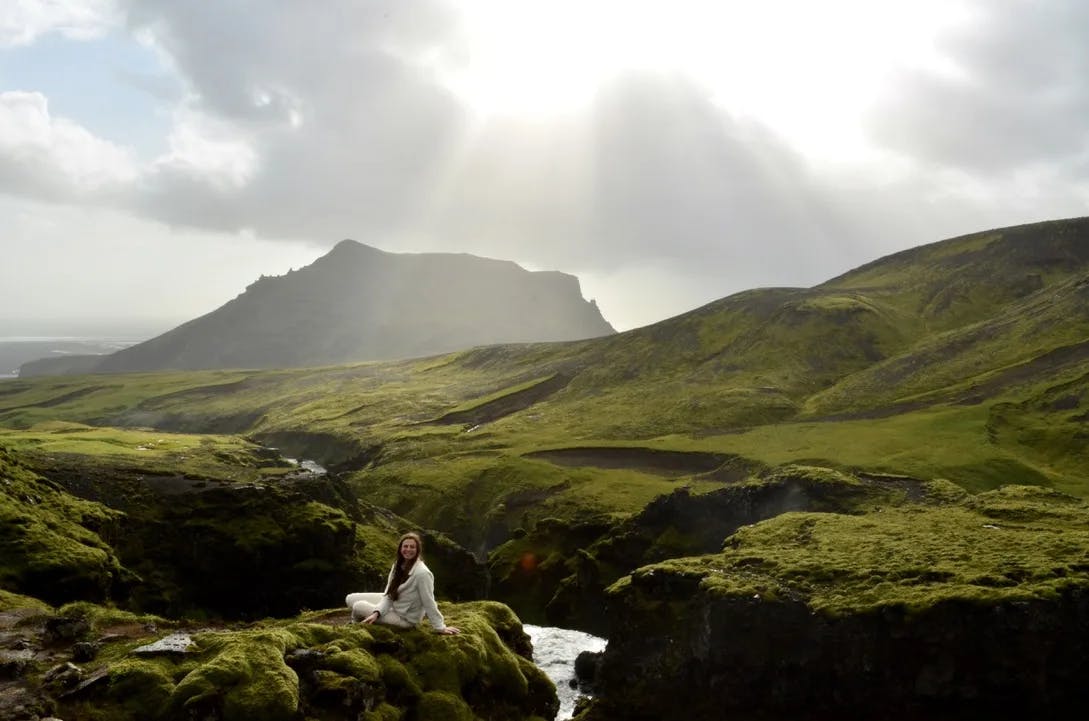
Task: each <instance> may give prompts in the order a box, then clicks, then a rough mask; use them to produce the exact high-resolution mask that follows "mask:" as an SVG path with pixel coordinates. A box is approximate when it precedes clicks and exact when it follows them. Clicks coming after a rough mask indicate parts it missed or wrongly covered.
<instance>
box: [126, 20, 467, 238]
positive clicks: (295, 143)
mask: <svg viewBox="0 0 1089 721" xmlns="http://www.w3.org/2000/svg"><path fill="white" fill-rule="evenodd" d="M440 8H441V6H439V5H434V4H427V3H419V4H413V6H412V7H411V9H409V8H407V7H406V5H405V4H404V3H398V2H373V3H347V2H342V3H329V4H328V5H326V6H324V7H323V10H322V12H313V11H312V10H311V9H310V8H309V7H307V6H304V5H298V4H292V3H282V4H279V5H278V7H277V11H276V12H269V11H267V7H266V6H265V5H264V4H263V3H244V2H243V3H233V4H223V5H217V9H218V10H219V11H218V12H216V13H209V12H206V9H204V8H198V7H196V6H192V5H189V4H185V3H174V2H139V3H130V5H129V10H130V22H131V23H132V24H133V25H134V27H137V28H138V29H139V30H140V31H141V32H143V33H146V34H147V35H148V36H149V37H151V38H153V42H155V43H156V44H158V45H159V46H160V47H161V48H162V50H163V51H164V53H166V54H167V55H169V56H170V57H171V58H172V59H173V62H174V64H175V66H176V69H177V71H178V72H179V74H180V75H181V76H182V77H183V78H184V80H185V82H186V83H187V86H188V88H189V98H188V100H187V101H186V109H185V111H184V112H183V113H182V114H181V115H180V117H179V122H178V125H177V127H176V129H175V131H174V134H173V136H172V145H173V149H172V152H171V154H170V155H169V156H168V157H165V158H162V159H160V161H159V162H158V163H157V164H156V167H155V171H154V173H152V174H151V176H150V177H149V179H148V183H147V185H146V189H147V192H146V193H145V194H143V196H142V197H141V198H140V201H139V202H140V203H141V207H142V208H143V210H144V212H147V213H149V214H152V215H153V216H155V217H157V218H161V219H164V220H166V221H168V222H172V223H179V224H190V225H198V226H202V227H207V228H219V229H225V230H230V231H233V230H237V229H240V228H252V229H254V230H255V231H256V232H258V233H260V234H263V235H266V236H269V237H299V236H309V237H313V238H321V239H323V240H328V242H330V243H332V242H335V240H338V239H340V238H343V237H345V236H346V235H359V236H362V237H361V239H364V240H366V239H370V240H372V241H373V240H374V239H375V238H377V237H381V236H382V235H384V234H386V233H389V232H392V231H393V230H395V229H396V228H398V227H400V226H401V225H403V224H404V222H405V220H406V218H407V217H409V216H410V215H411V214H412V213H413V212H414V210H415V209H416V207H417V205H416V204H417V200H418V198H419V197H420V196H421V195H422V194H426V192H427V188H428V185H429V183H431V182H432V179H433V178H434V177H436V176H437V175H438V174H439V171H438V166H439V165H441V163H442V162H443V159H444V155H445V153H446V152H447V151H448V148H449V146H450V144H451V143H452V141H453V138H454V137H455V136H456V135H457V134H458V133H459V132H460V131H461V127H462V122H463V110H462V108H461V107H460V105H459V104H458V103H457V102H456V101H455V100H454V98H453V97H452V96H451V95H450V93H449V91H448V90H446V89H445V88H444V87H442V86H441V85H440V84H439V83H438V82H437V81H435V80H434V79H433V78H430V77H428V75H427V73H426V72H424V71H422V70H421V69H420V68H419V67H418V66H417V64H416V62H415V58H417V57H418V56H419V54H420V53H422V52H424V48H425V47H426V46H427V45H428V43H430V42H432V41H433V37H432V35H431V33H433V32H437V28H438V27H439V26H440V25H441V23H439V22H438V21H439V19H440V18H441V17H442V13H441V12H440Z"/></svg>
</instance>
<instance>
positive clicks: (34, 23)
mask: <svg viewBox="0 0 1089 721" xmlns="http://www.w3.org/2000/svg"><path fill="white" fill-rule="evenodd" d="M117 20H118V18H117V12H116V9H115V6H114V2H112V0H4V2H3V3H0V48H2V47H5V46H13V45H28V44H30V43H32V42H34V41H35V40H36V39H38V38H39V37H41V36H42V35H46V34H48V33H51V32H55V33H59V34H61V35H63V36H65V37H70V38H75V39H87V38H92V37H98V36H99V35H101V34H103V33H104V32H106V30H107V29H108V28H109V27H111V26H112V25H114V24H116V22H117Z"/></svg>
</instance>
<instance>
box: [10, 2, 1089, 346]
mask: <svg viewBox="0 0 1089 721" xmlns="http://www.w3.org/2000/svg"><path fill="white" fill-rule="evenodd" d="M1086 77H1089V3H1086V2H1084V1H1083V0H904V1H901V0H824V1H823V2H820V3H814V2H811V1H810V0H761V2H752V1H751V0H746V1H744V2H742V1H734V0H717V1H711V2H696V1H694V0H670V1H669V2H641V1H640V0H578V1H575V0H547V1H531V0H465V1H462V2H454V1H452V0H451V1H441V0H411V1H406V0H323V2H322V3H309V2H301V1H299V0H296V1H294V2H292V1H290V0H217V1H216V2H214V3H208V2H198V1H196V0H189V1H184V0H3V2H2V3H0V337H6V336H16V335H18V336H28V335H30V336H35V335H80V334H95V335H109V334H115V335H126V334H144V335H148V336H150V335H153V334H156V333H159V332H163V331H165V330H168V329H169V328H171V327H173V326H174V325H177V324H178V323H181V322H184V321H186V320H189V319H191V318H195V317H197V316H199V315H203V314H204V313H207V312H210V311H212V310H214V309H215V308H217V307H218V306H220V305H222V304H223V303H225V302H227V301H229V300H230V299H232V298H234V297H235V296H237V295H238V294H240V293H241V292H243V290H244V289H245V287H246V286H247V285H249V284H250V283H252V282H253V281H255V280H256V279H257V278H258V277H260V276H261V275H282V274H284V273H286V272H287V271H289V270H291V269H293V268H299V267H302V266H304V265H308V264H309V263H311V262H313V261H314V260H316V259H317V258H318V257H320V256H321V255H323V254H324V253H325V252H327V251H328V250H329V249H330V248H332V246H333V245H335V244H336V243H337V242H339V241H340V240H342V239H344V238H351V239H354V240H357V241H360V242H362V243H367V244H369V245H373V246H375V247H378V248H381V249H383V250H387V251H391V252H434V251H442V252H464V253H472V254H474V255H480V256H485V257H492V258H502V259H506V260H512V261H515V262H517V263H518V264H520V265H522V266H523V267H525V268H527V269H530V270H561V271H564V272H567V273H571V274H574V275H576V276H578V277H579V279H580V282H581V287H582V291H583V295H584V296H585V297H586V298H587V299H591V298H592V299H594V300H595V301H596V302H597V304H598V306H599V308H600V309H601V311H602V313H603V314H604V316H605V317H606V319H607V320H609V321H610V322H611V323H612V324H613V325H614V327H616V328H617V329H618V330H626V329H629V328H633V327H638V326H642V325H647V324H650V323H654V322H656V321H659V320H662V319H665V318H668V317H672V316H675V315H678V314H680V313H683V312H685V311H688V310H691V309H693V308H696V307H698V306H701V305H703V304H705V303H708V302H710V301H712V300H716V299H718V298H722V297H725V296H728V295H730V294H732V293H736V292H739V291H742V290H746V289H750V288H755V287H766V286H811V285H815V284H818V283H820V282H822V281H824V280H827V279H829V278H831V277H834V276H836V275H839V274H840V273H843V272H845V271H847V270H849V269H851V268H854V267H857V266H859V265H862V264H863V263H866V262H869V261H871V260H874V259H876V258H879V257H881V256H884V255H887V254H889V253H892V252H895V251H897V250H902V249H904V248H908V247H913V246H917V245H921V244H924V243H929V242H933V241H937V240H941V239H943V238H948V237H953V236H956V235H960V234H964V233H970V232H975V231H980V230H986V229H989V228H996V227H1002V226H1007V225H1016V224H1019V223H1026V222H1033V221H1037V220H1046V219H1053V218H1062V217H1073V216H1082V215H1089V83H1087V82H1085V78H1086Z"/></svg>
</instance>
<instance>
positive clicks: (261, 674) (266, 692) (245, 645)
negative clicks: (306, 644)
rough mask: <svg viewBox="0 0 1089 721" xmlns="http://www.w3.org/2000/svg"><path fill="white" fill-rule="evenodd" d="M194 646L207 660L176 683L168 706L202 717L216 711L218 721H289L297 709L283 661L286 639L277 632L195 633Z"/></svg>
mask: <svg viewBox="0 0 1089 721" xmlns="http://www.w3.org/2000/svg"><path fill="white" fill-rule="evenodd" d="M194 641H195V643H196V644H197V645H198V646H203V647H207V648H209V649H212V651H211V653H210V658H208V659H207V660H206V661H204V662H203V663H202V664H201V665H200V666H198V667H197V668H196V669H194V670H193V671H192V672H190V673H189V674H187V675H186V676H185V678H183V679H182V680H181V682H179V683H178V685H177V688H176V689H175V691H174V693H173V695H172V698H171V705H172V706H173V708H174V709H177V710H179V711H181V710H184V711H185V712H189V713H203V712H204V709H208V708H214V709H221V713H222V719H223V721H245V720H246V719H252V718H262V719H267V720H268V721H280V720H281V719H282V720H284V721H288V720H289V719H293V718H294V716H295V712H296V710H297V708H298V705H299V685H298V677H297V676H296V675H295V672H294V671H292V670H291V669H290V668H288V667H287V665H286V664H285V663H284V653H285V651H286V650H287V647H288V644H289V643H291V639H290V637H289V636H288V634H286V633H284V632H282V631H279V632H277V631H273V632H268V631H259V632H256V633H245V632H242V633H236V634H231V636H230V637H229V638H228V637H224V636H217V635H214V634H201V635H199V636H196V637H195V638H194Z"/></svg>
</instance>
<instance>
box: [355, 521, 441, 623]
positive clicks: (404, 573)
mask: <svg viewBox="0 0 1089 721" xmlns="http://www.w3.org/2000/svg"><path fill="white" fill-rule="evenodd" d="M344 602H345V603H347V604H348V608H350V609H352V622H353V623H356V622H359V621H362V622H363V623H383V624H386V625H389V626H397V627H398V628H413V627H414V626H415V625H416V624H418V623H419V622H420V620H421V619H423V617H424V616H425V615H426V616H427V620H428V621H430V622H431V628H432V629H434V630H435V631H436V632H437V633H441V634H444V635H447V636H451V635H454V634H457V633H461V631H460V630H459V629H457V628H454V627H453V626H447V625H446V621H444V620H443V617H442V614H441V613H439V607H438V605H437V604H436V603H435V576H434V574H432V573H431V569H429V568H428V567H427V565H426V564H424V562H423V541H421V540H420V537H419V536H418V535H417V534H415V533H406V534H405V535H403V536H401V539H400V540H399V541H398V542H397V557H396V558H395V559H394V561H393V568H391V569H390V571H389V580H388V581H386V592H385V593H349V594H348V596H347V597H346V598H345V599H344Z"/></svg>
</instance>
